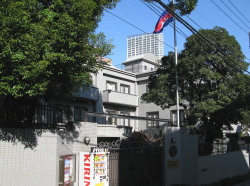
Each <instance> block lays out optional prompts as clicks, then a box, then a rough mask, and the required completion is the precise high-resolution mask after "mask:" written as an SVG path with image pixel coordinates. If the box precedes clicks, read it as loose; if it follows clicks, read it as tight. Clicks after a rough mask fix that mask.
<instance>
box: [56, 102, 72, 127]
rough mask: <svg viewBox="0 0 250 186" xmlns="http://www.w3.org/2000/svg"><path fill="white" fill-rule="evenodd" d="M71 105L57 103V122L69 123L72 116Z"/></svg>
mask: <svg viewBox="0 0 250 186" xmlns="http://www.w3.org/2000/svg"><path fill="white" fill-rule="evenodd" d="M69 108H70V107H69V106H66V105H55V109H56V112H55V118H56V122H57V123H68V122H69V118H70V109H69Z"/></svg>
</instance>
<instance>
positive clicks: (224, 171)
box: [199, 151, 249, 184]
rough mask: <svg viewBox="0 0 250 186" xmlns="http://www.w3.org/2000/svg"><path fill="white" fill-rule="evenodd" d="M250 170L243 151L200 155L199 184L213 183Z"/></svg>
mask: <svg viewBox="0 0 250 186" xmlns="http://www.w3.org/2000/svg"><path fill="white" fill-rule="evenodd" d="M248 172H249V168H248V164H247V162H246V160H245V158H244V156H243V153H242V152H241V151H237V152H229V153H225V154H218V155H212V156H202V157H199V180H200V181H199V184H211V183H213V182H217V181H219V180H221V179H224V178H230V177H234V176H237V175H243V174H247V173H248Z"/></svg>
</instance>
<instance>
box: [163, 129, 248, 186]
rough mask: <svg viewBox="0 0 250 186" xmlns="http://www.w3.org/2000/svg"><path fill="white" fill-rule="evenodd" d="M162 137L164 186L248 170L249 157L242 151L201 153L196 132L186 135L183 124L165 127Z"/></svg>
mask: <svg viewBox="0 0 250 186" xmlns="http://www.w3.org/2000/svg"><path fill="white" fill-rule="evenodd" d="M163 137H164V148H163V157H164V159H163V163H164V170H165V172H164V176H163V179H164V183H165V184H164V186H170V185H172V184H189V185H202V184H211V183H213V182H217V181H219V180H221V179H224V178H230V177H234V176H237V175H244V174H247V173H249V166H248V160H249V158H248V155H246V154H243V152H242V151H237V152H229V153H225V154H219V155H210V156H201V157H199V156H198V137H197V136H196V135H186V134H185V132H183V131H182V128H181V129H178V128H177V127H164V130H163ZM173 139H175V142H173V141H172V140H173ZM173 146H174V147H176V149H177V154H176V155H175V156H171V155H170V154H171V153H170V151H171V150H170V148H171V147H173ZM169 163H172V165H171V164H169Z"/></svg>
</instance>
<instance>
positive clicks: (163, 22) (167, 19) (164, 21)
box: [154, 10, 173, 33]
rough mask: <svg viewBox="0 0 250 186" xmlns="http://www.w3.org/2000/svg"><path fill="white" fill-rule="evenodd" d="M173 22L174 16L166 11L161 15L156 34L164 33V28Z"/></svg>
mask: <svg viewBox="0 0 250 186" xmlns="http://www.w3.org/2000/svg"><path fill="white" fill-rule="evenodd" d="M172 21H173V16H172V14H170V13H169V12H167V11H166V10H165V11H164V12H163V13H162V14H161V16H160V18H159V19H158V21H157V23H156V25H155V30H154V33H161V32H162V31H163V28H164V27H165V26H167V25H168V24H169V23H171V22H172Z"/></svg>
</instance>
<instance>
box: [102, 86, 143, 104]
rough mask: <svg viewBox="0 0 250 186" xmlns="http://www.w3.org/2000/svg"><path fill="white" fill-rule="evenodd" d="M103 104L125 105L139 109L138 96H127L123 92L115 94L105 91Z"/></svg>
mask: <svg viewBox="0 0 250 186" xmlns="http://www.w3.org/2000/svg"><path fill="white" fill-rule="evenodd" d="M102 99H103V103H109V104H114V105H124V106H131V107H138V102H139V101H138V96H136V95H132V94H125V93H122V92H115V91H109V90H104V91H103V98H102Z"/></svg>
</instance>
